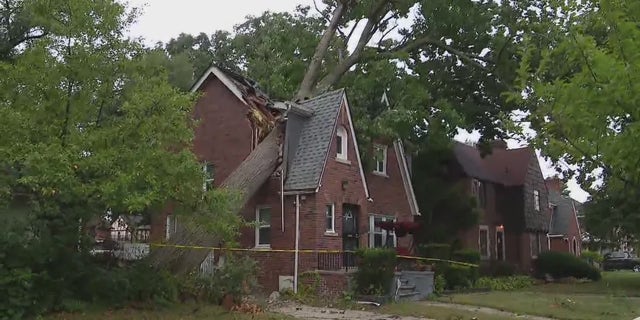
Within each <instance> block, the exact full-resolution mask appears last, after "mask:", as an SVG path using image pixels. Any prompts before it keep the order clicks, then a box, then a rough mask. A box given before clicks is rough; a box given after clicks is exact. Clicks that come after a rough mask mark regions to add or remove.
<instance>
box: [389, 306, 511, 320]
mask: <svg viewBox="0 0 640 320" xmlns="http://www.w3.org/2000/svg"><path fill="white" fill-rule="evenodd" d="M376 312H379V313H384V314H393V315H398V316H413V317H424V318H429V319H436V320H470V319H475V320H511V319H513V317H505V316H501V315H494V314H485V313H482V312H473V311H467V310H457V309H453V308H446V307H439V306H429V305H424V304H420V303H392V304H388V305H385V306H383V307H381V308H379V309H376Z"/></svg>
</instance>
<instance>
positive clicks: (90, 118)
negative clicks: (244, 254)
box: [0, 0, 239, 319]
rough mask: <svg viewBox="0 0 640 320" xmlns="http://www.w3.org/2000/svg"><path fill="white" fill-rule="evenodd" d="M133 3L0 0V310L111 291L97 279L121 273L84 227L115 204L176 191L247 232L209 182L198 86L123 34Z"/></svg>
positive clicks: (145, 205) (126, 210)
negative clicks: (199, 129)
mask: <svg viewBox="0 0 640 320" xmlns="http://www.w3.org/2000/svg"><path fill="white" fill-rule="evenodd" d="M136 15H137V11H136V10H127V9H126V8H125V7H124V6H123V5H122V4H120V3H119V2H115V1H111V0H97V1H91V2H89V1H82V0H77V1H76V0H74V1H60V2H56V1H40V0H8V1H3V2H2V3H1V4H0V74H1V75H2V76H1V77H0V216H1V217H2V218H3V221H4V223H2V225H1V226H0V252H1V253H0V283H2V285H1V286H0V296H3V297H5V298H6V297H8V299H5V298H3V299H2V300H3V301H2V302H0V318H10V319H14V318H23V317H26V316H28V315H32V314H34V313H38V312H41V311H44V310H47V309H50V308H53V307H61V306H63V305H64V301H65V299H89V300H90V299H94V298H96V297H97V296H98V295H100V294H101V293H100V292H99V291H100V290H102V289H104V291H103V292H107V291H109V290H108V288H107V287H109V286H107V285H106V282H103V283H102V284H103V285H104V287H103V288H102V289H100V290H96V289H98V287H100V286H97V285H96V282H95V281H99V280H101V281H116V279H117V278H118V277H117V276H116V275H113V274H111V275H109V274H105V273H104V272H101V271H99V270H97V269H96V265H95V264H94V263H93V262H92V260H91V259H89V256H88V251H89V250H90V249H91V248H92V245H93V242H92V240H93V239H89V238H88V237H85V236H88V230H87V229H86V228H89V227H90V226H91V225H92V224H95V222H96V221H99V220H101V219H102V218H103V217H104V215H105V214H106V212H107V211H109V212H112V213H114V214H115V215H116V216H117V215H121V214H149V213H151V212H160V209H162V208H163V207H164V206H166V205H167V204H169V203H173V205H174V209H175V211H176V213H180V212H183V213H199V214H200V215H202V216H207V215H208V217H210V220H211V221H215V222H216V223H215V225H210V226H209V227H211V228H212V229H213V230H215V231H216V232H217V233H218V234H219V235H224V236H226V237H228V238H233V237H234V236H235V233H236V232H237V228H238V227H239V225H238V223H239V218H237V216H236V215H235V213H233V212H226V211H225V210H216V206H218V207H222V208H223V207H224V199H227V198H226V195H224V194H222V192H220V193H215V192H212V193H211V194H210V195H208V196H206V197H203V194H202V192H203V191H202V178H203V177H202V168H201V164H199V163H198V161H197V159H196V158H195V156H194V155H193V153H191V152H190V150H189V146H190V144H191V140H192V138H193V131H192V126H193V124H194V123H193V122H192V121H191V108H192V106H193V102H194V98H195V97H194V96H193V95H191V94H187V93H184V92H180V91H179V90H178V89H176V88H174V87H173V86H172V85H170V84H169V82H168V79H169V73H168V72H167V71H166V70H165V68H164V66H163V65H162V64H158V63H156V60H154V59H153V56H152V55H149V54H148V52H147V51H148V50H147V49H146V48H144V46H143V45H142V44H141V43H139V42H136V41H132V40H128V39H127V38H126V35H125V30H126V28H127V27H128V26H129V25H130V24H131V23H132V22H133V21H134V19H135V17H136ZM153 281H155V280H153ZM91 285H94V286H97V287H92V289H91V290H89V286H91ZM120 285H122V284H120ZM130 285H131V284H130ZM113 286H118V285H117V284H115V283H114V284H113ZM150 288H151V287H150ZM121 289H122V290H123V291H121V292H122V295H123V296H124V295H126V292H127V290H125V289H126V288H125V287H124V286H123V287H122V288H121ZM111 293H113V292H111ZM158 294H161V292H158Z"/></svg>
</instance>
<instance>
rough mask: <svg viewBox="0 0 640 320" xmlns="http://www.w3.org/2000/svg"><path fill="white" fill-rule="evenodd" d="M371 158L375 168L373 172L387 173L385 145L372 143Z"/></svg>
mask: <svg viewBox="0 0 640 320" xmlns="http://www.w3.org/2000/svg"><path fill="white" fill-rule="evenodd" d="M373 160H374V164H375V168H373V172H374V173H377V174H383V175H386V174H387V146H383V145H379V144H377V145H374V146H373Z"/></svg>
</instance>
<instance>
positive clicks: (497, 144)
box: [489, 139, 507, 150]
mask: <svg viewBox="0 0 640 320" xmlns="http://www.w3.org/2000/svg"><path fill="white" fill-rule="evenodd" d="M489 145H490V146H491V148H492V149H502V150H506V149H507V142H506V141H504V140H502V139H498V140H493V141H491V142H489Z"/></svg>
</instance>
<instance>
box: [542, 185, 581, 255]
mask: <svg viewBox="0 0 640 320" xmlns="http://www.w3.org/2000/svg"><path fill="white" fill-rule="evenodd" d="M546 184H547V189H548V190H549V204H550V206H551V224H550V226H549V242H550V248H551V250H552V251H559V252H567V253H571V254H574V255H576V256H578V255H580V252H582V237H581V230H580V222H579V219H578V216H579V213H578V212H579V210H580V208H581V207H582V204H581V203H580V202H578V201H576V200H574V199H572V198H571V197H569V196H565V195H563V194H562V191H563V190H564V183H563V182H562V180H560V179H559V178H557V177H554V178H549V179H547V180H546Z"/></svg>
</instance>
